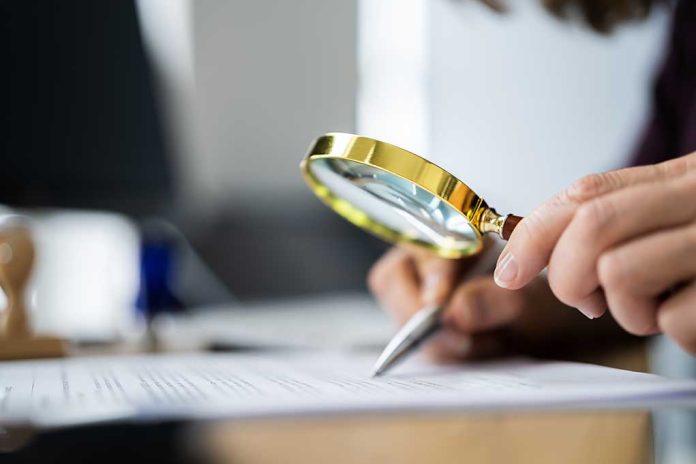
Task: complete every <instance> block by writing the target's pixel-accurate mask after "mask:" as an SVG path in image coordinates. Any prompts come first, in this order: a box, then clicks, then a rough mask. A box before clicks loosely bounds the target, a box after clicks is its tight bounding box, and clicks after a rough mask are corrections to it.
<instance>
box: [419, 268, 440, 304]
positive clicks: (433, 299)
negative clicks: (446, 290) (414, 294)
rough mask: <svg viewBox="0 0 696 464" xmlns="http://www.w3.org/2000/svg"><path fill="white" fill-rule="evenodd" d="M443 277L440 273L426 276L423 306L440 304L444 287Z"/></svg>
mask: <svg viewBox="0 0 696 464" xmlns="http://www.w3.org/2000/svg"><path fill="white" fill-rule="evenodd" d="M442 281H443V276H442V274H440V273H437V272H435V273H430V274H428V275H426V276H425V280H424V281H423V304H426V305H428V304H438V303H439V301H437V300H438V298H439V296H440V286H441V285H442Z"/></svg>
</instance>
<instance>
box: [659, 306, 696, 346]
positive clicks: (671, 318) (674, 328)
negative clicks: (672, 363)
mask: <svg viewBox="0 0 696 464" xmlns="http://www.w3.org/2000/svg"><path fill="white" fill-rule="evenodd" d="M678 316H679V315H678V314H677V313H676V312H675V311H673V310H668V311H665V310H661V311H659V312H658V313H657V324H658V327H659V328H660V330H661V331H662V332H664V334H665V335H667V336H668V337H669V338H671V339H672V340H674V341H675V342H677V344H678V345H679V346H681V347H682V348H683V349H685V350H686V351H688V352H689V353H691V354H696V335H694V334H693V333H691V332H689V331H685V330H684V321H683V320H682V318H680V317H678Z"/></svg>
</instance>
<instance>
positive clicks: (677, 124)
mask: <svg viewBox="0 0 696 464" xmlns="http://www.w3.org/2000/svg"><path fill="white" fill-rule="evenodd" d="M695 150H696V2H694V1H693V0H682V1H680V2H679V3H678V5H677V6H676V8H675V11H674V19H673V25H672V33H671V36H670V39H669V43H668V53H667V57H666V59H665V62H664V64H663V66H662V68H661V70H660V72H659V74H658V78H657V81H656V84H655V89H654V93H653V102H652V115H651V118H650V120H649V122H648V124H647V126H646V128H645V130H644V132H643V135H642V138H641V141H640V144H639V146H638V149H637V150H636V153H635V154H634V156H633V159H632V163H631V164H633V165H644V164H654V163H659V162H661V161H665V160H668V159H671V158H676V157H678V156H682V155H686V154H688V153H691V152H693V151H695Z"/></svg>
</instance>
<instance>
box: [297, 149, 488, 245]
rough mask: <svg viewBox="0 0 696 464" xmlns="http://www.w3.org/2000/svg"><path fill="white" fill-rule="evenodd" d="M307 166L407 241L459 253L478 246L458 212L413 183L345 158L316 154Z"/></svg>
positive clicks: (478, 239)
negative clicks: (318, 156) (322, 156)
mask: <svg viewBox="0 0 696 464" xmlns="http://www.w3.org/2000/svg"><path fill="white" fill-rule="evenodd" d="M309 169H310V171H311V174H312V175H313V176H314V177H315V178H316V179H317V180H318V181H319V183H321V184H323V185H324V186H325V187H326V188H328V189H329V190H330V191H331V194H332V195H333V196H335V197H337V198H340V199H342V200H343V201H345V202H346V204H348V205H350V206H351V207H352V208H353V209H358V210H361V211H362V212H363V213H364V214H366V215H367V216H369V218H370V219H371V220H372V221H374V222H377V223H380V224H381V225H383V226H385V227H387V228H389V229H391V230H393V231H395V232H397V233H398V234H400V235H402V236H404V237H407V238H408V239H409V240H411V241H416V242H422V243H425V244H427V245H429V246H432V247H435V248H438V249H441V250H452V251H456V252H463V253H469V252H476V251H478V249H479V247H480V242H481V237H480V234H479V233H478V232H477V231H476V230H475V229H474V228H473V227H472V226H471V224H470V223H469V221H468V220H467V219H466V217H465V216H464V215H463V214H462V213H461V212H460V211H457V210H456V209H455V208H453V207H452V206H450V205H449V204H448V203H446V202H444V201H442V200H441V199H439V198H437V197H436V196H435V195H433V194H431V193H430V192H428V191H426V190H424V189H422V188H421V187H419V186H417V185H416V184H414V183H413V182H410V181H408V180H405V179H403V178H401V177H399V176H397V175H394V174H391V173H389V172H387V171H384V170H382V169H379V168H375V167H373V166H369V165H367V164H363V163H359V162H355V161H351V160H349V159H337V158H315V159H313V160H311V162H310V166H309Z"/></svg>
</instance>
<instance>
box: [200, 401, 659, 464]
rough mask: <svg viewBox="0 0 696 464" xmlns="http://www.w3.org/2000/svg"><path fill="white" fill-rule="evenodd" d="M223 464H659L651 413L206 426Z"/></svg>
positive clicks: (204, 435) (205, 447)
mask: <svg viewBox="0 0 696 464" xmlns="http://www.w3.org/2000/svg"><path fill="white" fill-rule="evenodd" d="M198 432H199V437H200V439H201V441H200V442H199V446H200V450H202V453H203V455H205V456H206V457H207V458H209V459H210V460H211V461H212V462H216V463H223V462H224V463H231V462H232V463H237V464H256V463H294V462H297V463H307V464H312V463H317V464H318V463H332V464H343V463H401V464H409V463H429V464H439V463H443V464H444V463H447V464H450V463H454V462H462V463H520V464H525V463H530V464H532V463H533V464H544V463H554V464H556V463H565V464H573V463H578V464H580V463H582V464H586V463H612V464H624V463H625V464H629V463H630V464H643V463H648V462H651V461H652V439H651V437H652V433H651V427H650V415H649V413H647V412H606V411H604V412H586V411H585V412H550V411H549V412H534V413H524V412H519V413H515V414H509V413H508V414H473V415H472V414H468V415H463V414H456V415H455V414H452V415H430V416H427V415H392V416H354V417H343V418H323V419H302V420H297V419H286V420H274V421H267V420H260V421H253V422H247V423H232V422H230V423H218V424H209V425H206V426H203V427H202V428H201V429H200V430H198Z"/></svg>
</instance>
